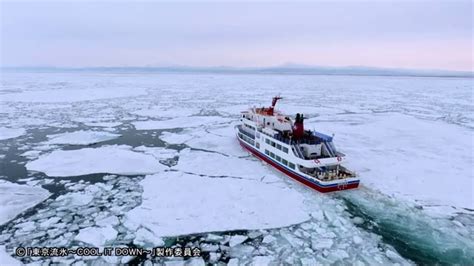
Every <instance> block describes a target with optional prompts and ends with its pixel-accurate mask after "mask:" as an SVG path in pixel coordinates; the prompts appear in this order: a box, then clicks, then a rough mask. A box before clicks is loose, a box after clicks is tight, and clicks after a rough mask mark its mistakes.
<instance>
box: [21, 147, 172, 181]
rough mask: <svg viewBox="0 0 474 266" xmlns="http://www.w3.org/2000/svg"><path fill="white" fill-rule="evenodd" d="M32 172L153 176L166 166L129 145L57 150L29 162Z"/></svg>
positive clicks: (65, 174) (66, 174)
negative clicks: (135, 150)
mask: <svg viewBox="0 0 474 266" xmlns="http://www.w3.org/2000/svg"><path fill="white" fill-rule="evenodd" d="M25 167H26V168H27V169H28V170H30V171H38V172H44V173H45V174H47V175H48V176H58V177H61V176H78V175H86V174H93V173H113V174H122V175H138V174H151V173H156V172H159V171H162V170H164V169H166V168H167V167H166V166H164V165H163V164H160V163H159V161H158V160H157V159H155V157H153V156H152V155H149V154H144V153H141V152H134V151H132V147H130V146H127V145H111V146H102V147H98V148H84V149H79V150H68V151H62V150H55V151H53V152H51V153H49V154H44V155H41V156H40V157H39V158H38V159H36V160H34V161H31V162H28V163H27V164H26V165H25Z"/></svg>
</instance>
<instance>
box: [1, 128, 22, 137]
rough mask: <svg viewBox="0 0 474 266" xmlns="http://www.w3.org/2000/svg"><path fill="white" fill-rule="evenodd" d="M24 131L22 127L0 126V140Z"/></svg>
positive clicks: (19, 134)
mask: <svg viewBox="0 0 474 266" xmlns="http://www.w3.org/2000/svg"><path fill="white" fill-rule="evenodd" d="M25 133H26V130H25V129H23V128H8V127H0V140H5V139H12V138H17V137H19V136H21V135H24V134H25Z"/></svg>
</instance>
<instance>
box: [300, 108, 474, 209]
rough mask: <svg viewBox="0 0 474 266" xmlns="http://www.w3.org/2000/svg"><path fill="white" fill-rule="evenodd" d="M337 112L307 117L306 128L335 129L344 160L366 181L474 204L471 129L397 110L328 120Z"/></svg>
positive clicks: (415, 195)
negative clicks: (397, 111)
mask: <svg viewBox="0 0 474 266" xmlns="http://www.w3.org/2000/svg"><path fill="white" fill-rule="evenodd" d="M338 117H339V116H337V115H334V116H329V117H327V118H324V119H327V121H319V118H317V119H310V120H308V127H310V128H311V126H313V127H314V128H316V129H317V130H320V131H322V132H327V133H336V135H335V142H336V144H337V146H338V147H339V148H340V149H342V151H343V152H345V153H347V154H348V155H349V158H348V159H349V162H348V164H347V165H348V166H349V168H351V169H353V170H355V171H357V172H358V173H359V174H360V177H361V181H362V184H364V186H366V187H370V188H376V189H379V190H381V191H384V192H385V193H387V194H392V193H396V194H397V195H398V196H399V197H403V198H406V199H410V200H417V201H422V202H423V203H424V205H440V204H441V205H445V206H456V207H459V208H469V209H474V201H473V200H472V198H473V190H472V189H473V184H474V175H473V172H472V171H471V170H470V169H467V168H466V167H467V166H472V165H473V163H474V162H473V157H472V148H473V147H472V132H471V131H470V130H467V129H464V128H460V127H459V126H456V125H449V124H445V123H443V122H440V121H428V120H422V119H419V118H415V117H412V116H407V115H403V114H396V113H385V114H370V115H356V114H354V115H351V116H350V119H348V120H347V121H344V122H342V123H341V122H339V123H334V122H332V120H335V119H338ZM470 142H471V144H469V143H470ZM468 168H469V167H468ZM445 210H446V209H445ZM453 211H460V210H459V209H458V210H453Z"/></svg>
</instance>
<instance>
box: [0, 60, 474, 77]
mask: <svg viewBox="0 0 474 266" xmlns="http://www.w3.org/2000/svg"><path fill="white" fill-rule="evenodd" d="M1 70H2V71H35V72H36V71H39V72H95V71H101V72H126V73H128V72H130V73H136V72H164V73H222V74H281V75H352V76H411V77H471V78H472V77H474V72H469V71H449V70H418V69H399V68H378V67H364V66H347V67H326V66H308V65H301V64H294V63H286V64H283V65H280V66H270V67H229V66H216V67H193V66H159V67H153V66H145V67H83V68H82V67H79V68H69V67H3V68H1Z"/></svg>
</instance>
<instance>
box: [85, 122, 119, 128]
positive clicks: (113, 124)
mask: <svg viewBox="0 0 474 266" xmlns="http://www.w3.org/2000/svg"><path fill="white" fill-rule="evenodd" d="M84 124H85V125H86V126H90V127H118V126H120V125H121V124H122V122H86V123H84Z"/></svg>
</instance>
